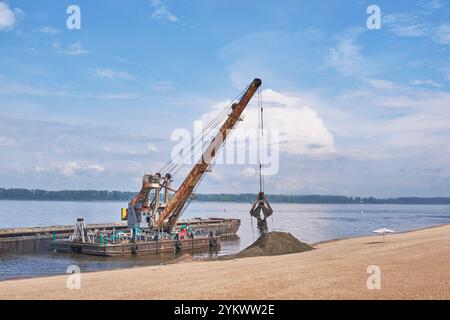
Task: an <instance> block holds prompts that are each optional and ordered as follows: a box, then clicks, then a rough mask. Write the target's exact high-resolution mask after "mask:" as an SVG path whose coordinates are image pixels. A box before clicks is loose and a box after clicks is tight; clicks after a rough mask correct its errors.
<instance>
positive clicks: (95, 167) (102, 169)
mask: <svg viewBox="0 0 450 320" xmlns="http://www.w3.org/2000/svg"><path fill="white" fill-rule="evenodd" d="M87 169H88V170H93V171H97V172H105V170H106V169H105V167H103V166H101V165H98V164H92V165H90V166H88V167H87Z"/></svg>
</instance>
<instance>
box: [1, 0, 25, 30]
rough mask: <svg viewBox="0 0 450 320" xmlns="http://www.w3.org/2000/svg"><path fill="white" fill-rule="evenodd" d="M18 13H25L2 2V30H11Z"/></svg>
mask: <svg viewBox="0 0 450 320" xmlns="http://www.w3.org/2000/svg"><path fill="white" fill-rule="evenodd" d="M17 15H19V16H20V15H23V12H22V10H20V9H17V8H16V9H11V8H10V6H9V5H8V4H7V3H5V2H0V30H11V29H12V28H13V27H14V25H15V23H16V21H17V17H16V16H17Z"/></svg>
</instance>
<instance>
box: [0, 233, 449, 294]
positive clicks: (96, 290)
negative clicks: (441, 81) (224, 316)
mask: <svg viewBox="0 0 450 320" xmlns="http://www.w3.org/2000/svg"><path fill="white" fill-rule="evenodd" d="M382 241H383V238H382V237H381V236H373V237H362V238H352V239H345V240H339V241H330V242H326V243H321V244H317V245H315V246H314V247H315V248H316V250H312V251H307V252H302V253H297V254H290V255H281V256H266V257H251V258H243V259H235V260H225V261H208V262H196V261H194V262H185V263H181V264H169V265H161V266H153V267H140V268H130V269H123V270H114V271H101V272H93V273H84V274H82V275H81V289H79V290H69V289H67V288H66V281H67V278H68V276H67V275H63V276H54V277H45V278H35V279H22V280H11V281H3V282H0V299H450V272H449V271H450V225H445V226H439V227H435V228H429V229H423V230H418V231H413V232H408V233H399V234H393V235H388V236H386V241H385V242H382ZM369 266H378V267H379V268H380V270H381V282H380V284H381V288H380V289H372V290H370V289H368V286H367V280H368V277H369V276H370V274H368V267H369Z"/></svg>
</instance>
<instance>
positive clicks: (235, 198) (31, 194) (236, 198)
mask: <svg viewBox="0 0 450 320" xmlns="http://www.w3.org/2000/svg"><path fill="white" fill-rule="evenodd" d="M135 194H136V192H130V191H106V190H101V191H99V190H62V191H47V190H40V189H4V188H0V200H47V201H49V200H51V201H129V200H130V199H131V198H132V197H133V196H134V195H135ZM267 197H268V199H269V201H270V202H272V203H344V204H345V203H347V204H352V203H367V204H450V197H433V198H420V197H401V198H389V199H377V198H373V197H367V198H361V197H347V196H333V195H276V194H274V195H267ZM255 198H256V194H251V193H245V194H196V195H195V199H196V200H197V201H218V202H238V203H252V202H253V201H254V200H255Z"/></svg>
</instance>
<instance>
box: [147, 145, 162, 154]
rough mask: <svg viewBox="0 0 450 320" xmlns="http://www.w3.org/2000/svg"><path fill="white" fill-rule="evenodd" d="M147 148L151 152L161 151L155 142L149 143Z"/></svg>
mask: <svg viewBox="0 0 450 320" xmlns="http://www.w3.org/2000/svg"><path fill="white" fill-rule="evenodd" d="M147 150H148V152H150V153H154V152H158V151H159V150H158V148H157V147H156V145H155V144H154V143H149V144H147Z"/></svg>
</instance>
